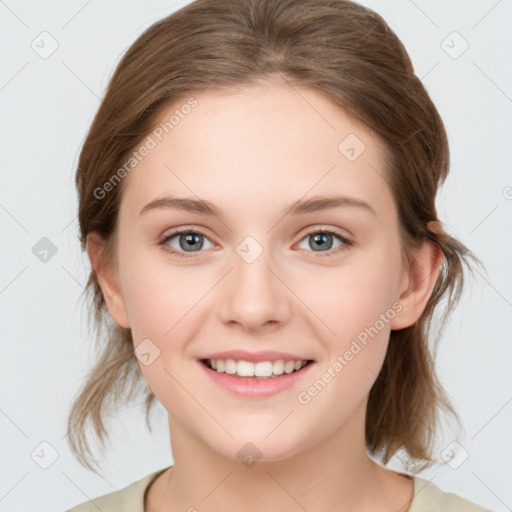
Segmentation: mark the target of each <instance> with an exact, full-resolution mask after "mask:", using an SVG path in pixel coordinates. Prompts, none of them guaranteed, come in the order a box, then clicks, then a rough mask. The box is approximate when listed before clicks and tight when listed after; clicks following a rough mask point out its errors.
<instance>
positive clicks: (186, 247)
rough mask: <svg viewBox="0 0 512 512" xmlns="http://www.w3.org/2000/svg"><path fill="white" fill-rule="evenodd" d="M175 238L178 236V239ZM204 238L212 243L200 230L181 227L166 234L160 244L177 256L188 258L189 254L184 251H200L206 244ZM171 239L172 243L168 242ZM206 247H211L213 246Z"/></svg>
mask: <svg viewBox="0 0 512 512" xmlns="http://www.w3.org/2000/svg"><path fill="white" fill-rule="evenodd" d="M173 238H176V240H173ZM204 240H208V242H209V243H210V244H212V242H211V241H210V240H209V238H208V237H207V236H206V235H205V234H203V233H201V232H199V231H192V230H190V229H181V230H176V231H173V232H172V233H170V234H169V235H166V236H165V237H164V238H163V239H162V240H160V241H159V242H158V244H159V245H161V246H163V247H164V249H165V250H166V251H168V252H170V253H172V254H175V255H176V256H180V257H183V258H186V257H187V255H186V254H184V253H187V252H189V253H194V252H200V251H201V249H202V248H203V246H204ZM170 241H172V243H171V244H168V242H170ZM212 246H213V244H212ZM206 248H207V249H211V247H206Z"/></svg>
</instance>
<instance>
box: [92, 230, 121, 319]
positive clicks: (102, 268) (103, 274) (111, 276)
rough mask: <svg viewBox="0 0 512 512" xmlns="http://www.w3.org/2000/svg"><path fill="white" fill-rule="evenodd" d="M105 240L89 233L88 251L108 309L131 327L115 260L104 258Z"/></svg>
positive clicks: (111, 314) (113, 317) (112, 315)
mask: <svg viewBox="0 0 512 512" xmlns="http://www.w3.org/2000/svg"><path fill="white" fill-rule="evenodd" d="M104 249H105V241H104V240H103V238H102V237H101V236H100V235H98V234H97V233H89V234H88V235H87V253H88V255H89V259H90V261H91V265H92V267H93V268H94V271H95V273H96V277H97V279H98V283H99V285H100V287H101V291H102V292H103V297H104V299H105V304H106V306H107V310H108V312H109V314H110V316H111V317H112V320H114V322H115V323H116V324H117V325H118V326H119V327H123V328H125V329H128V328H129V327H130V322H129V319H128V312H127V309H126V304H125V301H124V297H123V295H122V292H121V287H120V285H119V274H118V269H117V265H116V264H115V262H114V261H110V260H109V261H107V260H106V259H105V258H103V257H102V256H103V251H104Z"/></svg>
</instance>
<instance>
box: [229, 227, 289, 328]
mask: <svg viewBox="0 0 512 512" xmlns="http://www.w3.org/2000/svg"><path fill="white" fill-rule="evenodd" d="M266 240H268V238H267V239H266ZM272 260H273V258H271V253H270V249H269V248H268V247H264V246H263V243H261V242H260V241H259V240H257V239H256V238H255V237H254V236H247V237H245V238H244V239H243V240H242V241H241V242H240V243H239V244H238V245H237V246H236V247H235V251H234V253H233V258H232V266H233V270H232V272H230V277H229V278H228V280H227V285H226V286H227V289H226V290H225V295H224V300H223V304H222V308H221V309H222V317H223V320H224V321H236V322H238V323H241V324H244V325H245V326H246V327H248V328H251V329H256V328H258V327H259V326H261V325H263V324H266V323H267V322H269V321H282V320H283V319H284V314H285V311H286V310H287V308H286V301H287V300H288V298H287V297H286V289H285V287H283V285H282V283H280V281H279V279H278V278H277V277H276V276H275V275H274V272H275V270H274V272H273V271H271V270H270V268H272ZM268 267H270V268H268Z"/></svg>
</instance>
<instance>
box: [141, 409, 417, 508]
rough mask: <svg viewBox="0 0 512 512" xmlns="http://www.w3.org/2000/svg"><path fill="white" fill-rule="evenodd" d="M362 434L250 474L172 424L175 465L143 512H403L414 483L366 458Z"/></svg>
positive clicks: (348, 429) (350, 429) (350, 430)
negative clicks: (185, 511) (217, 511)
mask: <svg viewBox="0 0 512 512" xmlns="http://www.w3.org/2000/svg"><path fill="white" fill-rule="evenodd" d="M362 427H364V425H360V424H357V423H356V422H354V424H353V425H349V424H344V425H343V428H342V429H340V430H339V431H336V432H333V433H332V435H330V436H329V437H327V438H326V439H324V440H323V441H322V442H320V443H319V444H315V445H314V446H310V447H308V448H306V449H303V450H302V451H299V452H298V453H295V454H292V455H291V456H290V457H287V458H286V459H282V460H266V459H265V457H264V454H263V456H262V458H261V459H260V460H258V461H257V462H256V463H255V464H254V465H252V466H251V465H249V464H247V465H246V464H244V463H243V462H241V461H240V460H238V459H231V458H228V457H224V456H222V455H221V454H219V453H218V452H217V451H214V450H212V449H211V448H210V447H209V446H208V445H206V444H205V443H204V442H203V441H202V440H201V439H199V438H197V437H195V436H193V435H191V434H190V432H189V431H188V430H187V429H186V428H185V427H184V426H183V425H182V424H180V423H179V422H178V421H176V420H175V419H171V417H170V416H169V428H170V432H171V443H172V452H173V458H174V465H173V467H172V468H170V469H169V470H168V471H166V472H165V473H163V474H162V475H160V477H159V478H158V479H157V481H156V482H155V485H154V486H152V487H151V488H150V490H149V491H148V494H147V496H146V503H147V507H146V510H147V511H152V512H153V511H159V510H166V511H171V512H172V511H175V510H195V508H194V507H196V508H197V510H201V511H204V512H208V511H216V510H223V511H225V512H230V511H235V510H236V511H239V510H244V511H247V512H262V511H268V510H291V511H292V510H293V511H298V512H299V511H304V510H308V511H310V512H312V511H324V510H338V511H340V512H345V511H346V512H348V511H349V510H358V511H361V512H365V511H368V512H369V511H372V512H377V511H387V510H399V509H400V510H401V512H406V511H407V510H408V503H410V500H411V499H412V495H413V484H412V481H411V480H410V479H407V478H405V477H403V476H400V475H399V474H398V473H395V472H393V471H389V470H387V469H385V468H383V467H382V466H380V465H379V464H377V463H376V462H374V461H373V460H371V459H370V458H369V457H368V455H367V453H366V445H365V439H364V428H362ZM241 444H244V443H241Z"/></svg>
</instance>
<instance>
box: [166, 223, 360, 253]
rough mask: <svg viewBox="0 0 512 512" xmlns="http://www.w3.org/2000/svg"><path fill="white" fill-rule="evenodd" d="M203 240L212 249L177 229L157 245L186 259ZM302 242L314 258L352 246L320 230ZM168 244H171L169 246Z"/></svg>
mask: <svg viewBox="0 0 512 512" xmlns="http://www.w3.org/2000/svg"><path fill="white" fill-rule="evenodd" d="M174 239H175V240H174ZM333 239H338V240H339V242H340V243H339V244H338V245H337V246H335V247H334V248H333ZM205 240H207V241H208V243H210V244H211V246H210V247H206V249H211V248H212V247H213V243H212V242H211V241H210V239H209V238H208V237H207V236H206V235H205V234H204V233H201V232H200V231H194V230H191V229H177V230H175V231H173V232H172V233H170V234H168V235H165V236H164V237H163V238H162V239H161V240H160V241H159V242H158V245H160V246H162V247H163V248H164V250H166V251H167V252H170V253H171V254H173V255H176V256H178V257H180V258H187V257H193V253H197V252H201V249H203V248H205V247H204V241H205ZM303 241H306V243H308V244H309V245H310V246H311V247H313V248H314V250H313V251H310V252H315V253H317V254H315V256H314V257H329V256H333V255H335V254H337V253H339V252H341V251H346V250H348V248H349V246H351V245H352V241H351V240H350V239H348V238H347V237H345V236H343V235H342V234H340V233H337V232H335V231H331V230H321V229H317V230H316V231H309V232H308V233H306V236H305V237H304V238H302V240H301V242H300V243H302V242H303ZM169 242H172V243H170V244H169ZM301 248H302V247H301ZM316 249H319V250H316ZM187 253H189V254H187ZM322 253H326V254H322Z"/></svg>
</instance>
